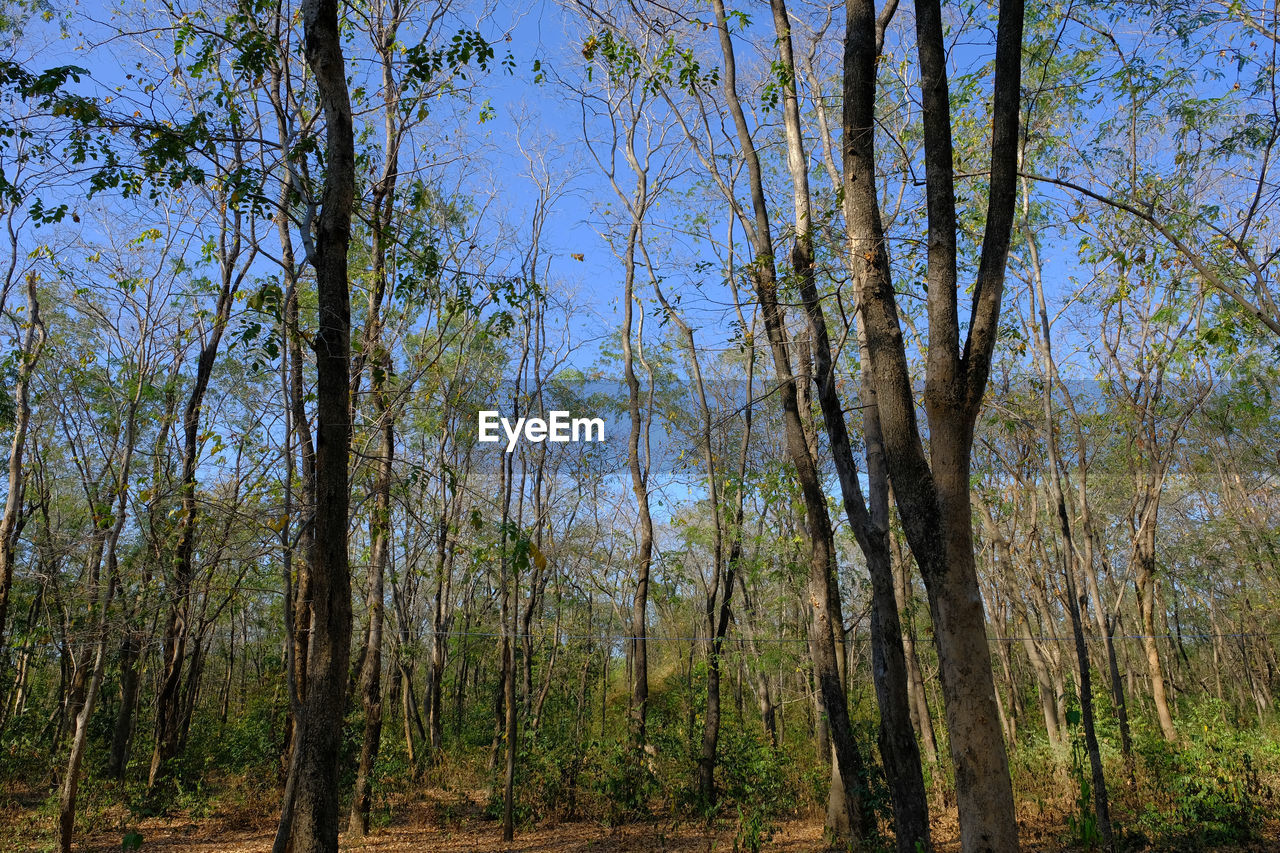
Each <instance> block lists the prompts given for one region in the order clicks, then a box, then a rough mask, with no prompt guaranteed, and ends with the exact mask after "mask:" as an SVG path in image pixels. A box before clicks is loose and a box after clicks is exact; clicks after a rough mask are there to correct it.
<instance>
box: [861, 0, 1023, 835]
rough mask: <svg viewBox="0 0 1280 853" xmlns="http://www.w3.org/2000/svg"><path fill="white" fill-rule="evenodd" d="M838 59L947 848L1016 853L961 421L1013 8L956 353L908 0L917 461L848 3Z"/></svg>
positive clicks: (1010, 108)
mask: <svg viewBox="0 0 1280 853" xmlns="http://www.w3.org/2000/svg"><path fill="white" fill-rule="evenodd" d="M846 10H847V21H846V30H845V53H844V58H845V65H844V120H843V125H844V205H845V222H846V227H847V229H848V237H849V241H850V253H851V256H852V257H853V259H854V262H855V266H856V267H857V269H856V270H855V278H857V279H859V280H861V281H862V282H863V291H862V294H863V299H862V319H863V322H864V324H865V327H866V334H867V348H868V354H869V356H870V362H871V364H870V367H871V375H872V377H873V385H874V388H875V392H876V404H877V407H878V413H879V416H880V423H881V427H882V429H883V433H884V442H885V453H886V458H887V463H888V468H889V473H890V476H891V478H892V482H893V486H894V492H895V495H896V497H897V502H898V508H899V513H900V515H901V517H902V520H903V526H904V529H905V531H906V534H907V541H908V543H909V545H910V546H911V550H912V552H913V553H914V554H915V557H916V562H917V563H918V564H919V566H920V571H921V574H922V575H923V577H924V580H925V586H926V589H927V591H928V594H929V605H930V611H931V613H932V615H933V624H934V637H935V641H936V644H937V648H938V658H939V663H940V667H941V671H940V676H941V681H942V689H943V697H944V699H945V710H946V715H947V724H948V731H949V733H950V735H951V738H950V740H951V757H952V761H953V763H954V766H955V773H956V794H957V800H958V805H959V813H960V815H959V816H960V836H961V847H962V849H963V850H965V851H985V850H994V851H1001V853H1003V851H1014V850H1017V849H1018V830H1017V819H1016V814H1015V811H1014V803H1013V790H1012V785H1011V783H1010V778H1009V763H1008V756H1007V753H1006V749H1005V744H1004V739H1003V736H1002V734H1001V731H1000V725H999V709H998V708H997V705H996V693H995V682H994V678H993V673H992V669H991V651H990V648H989V646H988V642H987V635H986V625H985V618H984V614H983V606H982V598H981V594H980V591H979V587H978V580H977V574H976V569H975V563H974V551H973V528H972V521H973V519H972V509H971V504H970V496H969V472H970V460H971V453H972V443H973V427H974V423H975V421H976V419H977V415H978V411H979V408H980V407H981V403H982V397H983V394H984V393H985V390H986V385H987V377H988V374H989V371H990V365H991V357H992V353H993V352H994V348H995V343H996V338H997V331H998V326H999V313H1000V302H1001V297H1002V294H1003V289H1004V276H1005V265H1006V261H1007V259H1008V253H1009V245H1010V237H1011V229H1012V224H1013V214H1014V204H1015V200H1016V193H1017V159H1018V123H1019V121H1018V120H1019V108H1020V104H1019V97H1020V78H1021V60H1022V25H1023V13H1024V9H1023V3H1022V0H1001V2H1000V4H999V23H998V26H997V33H996V48H995V53H996V55H995V63H994V67H995V78H994V85H993V106H992V141H991V161H990V162H991V175H990V192H989V202H988V209H987V216H986V223H985V233H984V234H983V238H982V253H981V258H980V260H979V262H978V266H977V273H976V282H975V286H974V289H973V296H972V318H971V321H970V323H969V325H968V331H967V340H966V341H965V342H964V346H963V350H962V349H961V343H960V326H959V314H958V307H957V291H958V289H959V283H958V281H957V248H956V240H957V236H956V235H957V219H956V206H955V186H954V181H955V176H954V173H953V168H954V166H953V155H952V142H951V112H950V111H951V105H950V99H949V95H948V91H947V77H946V52H945V51H946V49H945V44H944V39H943V26H942V10H941V6H940V4H939V3H938V2H936V0H922V2H919V3H917V5H916V33H917V36H916V42H917V48H918V55H919V62H920V73H921V90H922V102H923V130H924V143H925V177H926V198H927V209H928V299H927V308H928V318H929V349H928V356H927V357H928V361H927V370H926V382H925V395H924V397H925V409H926V412H927V415H928V424H929V441H930V455H929V457H928V458H926V455H925V451H924V447H923V443H922V440H921V433H920V430H919V427H918V425H917V422H916V412H915V394H914V390H913V388H912V383H911V377H910V373H909V369H908V366H907V357H906V349H905V343H904V339H903V335H902V329H901V326H900V323H899V320H898V313H897V301H896V294H895V292H894V289H893V285H892V281H891V276H890V270H889V258H888V254H887V251H886V246H885V235H884V228H883V224H882V221H881V217H880V209H879V198H878V196H877V191H876V167H877V161H876V157H875V148H874V136H875V110H876V62H877V53H878V51H877V46H876V44H875V33H876V27H875V23H876V21H875V8H874V4H873V3H872V2H870V0H848V3H847V5H846Z"/></svg>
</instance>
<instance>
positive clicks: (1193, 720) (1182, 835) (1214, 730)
mask: <svg viewBox="0 0 1280 853" xmlns="http://www.w3.org/2000/svg"><path fill="white" fill-rule="evenodd" d="M1184 731H1189V732H1190V733H1191V737H1190V740H1189V742H1188V743H1186V744H1185V745H1182V746H1179V745H1176V744H1170V743H1168V742H1166V741H1165V740H1163V739H1161V738H1159V737H1157V736H1154V735H1153V734H1145V733H1144V734H1143V736H1141V737H1139V738H1138V739H1137V740H1136V742H1135V744H1134V747H1135V751H1136V753H1137V755H1138V757H1139V760H1140V763H1141V768H1142V775H1143V777H1144V781H1145V782H1146V784H1147V786H1148V787H1149V789H1150V791H1151V793H1152V796H1151V797H1150V798H1149V800H1148V801H1147V802H1146V803H1145V804H1144V806H1143V808H1142V811H1141V812H1140V814H1139V816H1138V823H1139V825H1140V826H1141V827H1142V828H1143V829H1144V831H1145V832H1146V833H1147V834H1148V835H1149V836H1150V837H1151V839H1152V840H1153V841H1155V842H1156V843H1157V844H1163V845H1177V846H1184V845H1191V846H1196V847H1203V846H1208V845H1217V844H1232V843H1242V842H1249V841H1254V840H1257V838H1258V831H1259V830H1260V828H1261V827H1262V821H1263V818H1264V817H1266V816H1267V815H1268V814H1270V813H1271V811H1272V810H1273V807H1274V800H1275V795H1274V792H1273V791H1272V790H1271V788H1270V786H1268V785H1265V784H1264V783H1263V782H1262V778H1261V776H1260V774H1259V768H1258V763H1257V760H1256V758H1255V755H1256V753H1257V750H1258V748H1259V746H1260V745H1261V744H1260V743H1259V742H1258V738H1257V735H1256V733H1250V732H1240V731H1234V730H1231V729H1229V728H1227V727H1226V726H1224V725H1223V724H1222V723H1221V722H1220V721H1219V720H1218V719H1217V718H1216V717H1215V716H1213V715H1212V714H1208V715H1206V714H1205V713H1193V714H1190V715H1188V717H1187V720H1186V725H1185V726H1184Z"/></svg>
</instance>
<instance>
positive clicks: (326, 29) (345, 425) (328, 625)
mask: <svg viewBox="0 0 1280 853" xmlns="http://www.w3.org/2000/svg"><path fill="white" fill-rule="evenodd" d="M302 21H303V27H304V37H305V48H306V57H307V65H308V66H309V67H310V68H311V72H312V74H313V75H314V77H315V80H316V86H317V90H318V92H319V95H320V102H321V105H322V107H323V110H324V117H325V134H326V139H325V155H326V156H325V182H324V194H323V202H322V206H321V211H320V216H319V218H318V221H317V223H316V233H315V251H314V258H313V262H314V266H315V270H316V290H317V294H318V305H319V328H318V331H317V333H316V340H315V353H316V457H315V476H316V502H315V508H314V511H313V522H312V537H313V538H312V548H311V555H310V560H309V561H308V562H309V567H308V568H309V572H308V578H309V580H310V590H309V592H310V605H311V638H310V642H309V643H308V647H307V667H306V671H307V692H306V697H305V698H304V699H303V701H302V715H301V718H300V719H299V720H298V727H299V730H298V737H297V747H296V749H297V752H298V753H299V764H298V770H297V789H296V793H295V800H296V802H295V804H294V815H293V831H292V841H293V849H294V851H295V853H336V851H337V849H338V819H339V812H338V780H339V775H338V757H339V750H340V747H341V739H342V718H343V710H344V708H345V707H346V696H345V693H346V686H347V683H346V682H347V667H348V665H349V663H348V658H349V656H350V651H351V575H350V568H349V563H348V554H347V523H348V501H349V491H348V482H347V456H348V453H349V447H350V442H351V432H350V424H349V422H348V420H349V412H350V405H349V395H350V385H349V375H348V373H349V361H350V332H351V308H350V294H349V291H348V281H347V248H348V244H349V242H350V239H351V209H352V203H353V199H354V195H355V153H354V142H353V137H352V118H351V102H350V99H349V97H348V94H347V81H346V63H345V62H344V60H343V57H342V40H341V34H340V31H339V27H338V3H337V1H336V0H303V3H302Z"/></svg>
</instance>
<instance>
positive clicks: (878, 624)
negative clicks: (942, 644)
mask: <svg viewBox="0 0 1280 853" xmlns="http://www.w3.org/2000/svg"><path fill="white" fill-rule="evenodd" d="M770 5H771V6H772V8H773V19H774V30H775V32H776V33H777V34H778V47H779V52H780V54H781V59H782V63H783V65H784V67H785V68H786V69H787V70H788V72H789V73H786V74H783V75H782V81H783V82H782V89H783V125H784V128H785V131H786V139H787V163H788V167H789V169H790V173H791V186H792V194H793V199H794V203H795V212H796V237H795V242H794V243H793V245H792V249H791V269H792V273H793V274H794V275H795V276H796V280H797V283H798V286H799V290H800V296H801V299H802V300H803V301H804V307H805V314H806V316H807V318H808V322H809V331H810V334H811V337H812V349H813V360H814V382H815V385H816V388H817V394H818V403H819V405H820V407H821V409H822V416H823V422H824V423H825V425H826V431H827V438H828V442H829V446H830V450H831V455H832V457H833V458H834V460H835V466H836V472H837V475H838V479H839V482H840V492H841V496H842V498H843V503H844V509H845V515H846V516H847V517H848V520H849V525H850V527H851V528H852V530H853V532H854V536H855V538H856V539H857V542H858V547H859V548H860V549H861V551H862V554H863V556H864V558H865V559H866V563H867V572H868V574H869V576H870V578H871V596H872V607H871V652H872V665H871V672H872V680H873V682H874V684H875V690H876V700H877V704H878V705H879V708H880V738H879V740H880V754H881V759H882V761H883V763H884V768H885V774H886V776H887V777H888V782H889V790H890V795H891V798H892V801H893V816H894V830H895V834H896V840H897V846H898V850H899V851H901V853H915V851H917V850H919V849H921V848H924V849H928V848H929V846H930V840H929V804H928V799H927V797H926V796H925V790H924V773H923V770H922V768H921V766H920V746H919V744H918V743H916V739H915V733H914V731H913V730H912V728H911V713H910V710H909V707H908V704H907V667H906V659H905V657H904V655H903V651H902V626H901V622H900V620H899V618H898V608H897V603H896V601H895V599H894V593H893V570H892V566H891V563H890V559H889V473H888V469H887V468H886V467H885V462H884V446H883V441H882V438H881V430H880V419H879V417H878V415H877V414H876V409H875V390H874V387H873V386H872V384H871V382H870V379H869V377H868V376H867V375H866V373H865V372H864V373H863V377H862V379H863V381H862V399H861V400H860V402H861V404H862V411H863V438H864V441H865V444H866V456H867V480H868V488H869V490H870V498H871V500H870V506H869V507H868V504H867V501H866V499H865V498H864V497H863V494H862V486H861V483H860V482H859V478H858V470H857V463H856V462H855V461H854V456H853V448H852V446H851V444H850V440H849V432H848V426H847V425H846V423H845V418H844V409H843V407H842V405H841V402H840V399H839V394H838V392H837V390H836V381H835V365H834V359H833V354H832V351H831V343H830V338H829V335H828V331H827V321H826V316H825V313H824V311H823V307H822V303H821V301H820V298H819V295H818V288H817V284H816V281H815V269H814V252H813V233H812V217H811V213H810V207H811V205H810V199H809V177H808V168H809V164H808V158H807V156H806V154H805V147H804V135H803V132H802V127H801V121H800V104H799V98H798V97H797V93H796V84H795V80H796V71H797V69H796V64H795V59H794V53H793V47H792V40H791V22H790V19H789V17H788V14H787V7H786V3H785V0H771V4H770ZM895 8H896V6H895V5H893V4H890V5H889V6H887V7H886V9H885V14H884V15H882V17H881V20H878V21H877V22H876V27H877V31H878V34H877V42H878V43H882V39H883V32H884V28H885V27H886V26H887V25H888V22H889V17H890V16H892V15H893V12H894V9H895ZM833 177H834V176H833ZM859 339H860V340H861V341H863V342H865V339H866V336H865V332H864V331H863V330H862V328H861V326H860V327H859ZM863 348H864V349H865V343H863ZM864 363H866V360H865V359H864ZM830 600H831V601H832V603H833V604H835V605H836V610H835V611H833V612H835V613H838V603H839V597H838V590H836V589H835V588H834V587H833V590H832V593H831V598H830Z"/></svg>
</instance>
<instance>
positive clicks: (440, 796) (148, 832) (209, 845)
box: [0, 790, 1280, 853]
mask: <svg viewBox="0 0 1280 853" xmlns="http://www.w3.org/2000/svg"><path fill="white" fill-rule="evenodd" d="M484 803H485V792H483V791H470V792H463V791H458V790H453V791H441V790H427V791H420V792H415V796H413V797H411V798H410V799H409V800H407V801H404V802H402V803H401V805H400V806H399V807H398V809H397V810H396V812H395V813H394V814H393V815H391V816H390V821H389V824H388V825H386V826H381V827H377V828H375V829H374V830H373V831H372V833H371V834H370V835H369V836H368V837H366V838H356V837H354V836H351V835H345V834H344V835H343V836H342V840H341V849H342V850H351V851H368V853H410V851H412V853H419V851H420V852H421V853H499V851H501V853H516V851H522V853H552V852H553V851H554V853H560V851H564V853H589V852H590V853H597V851H599V853H605V851H607V853H641V851H645V853H647V852H648V851H655V852H656V851H663V853H727V851H736V850H738V849H745V848H741V847H740V846H739V845H738V844H735V840H736V835H737V831H736V830H737V827H736V825H735V822H734V821H721V822H719V823H718V824H716V825H710V826H709V825H708V824H707V823H705V822H700V821H690V820H680V821H672V820H647V821H637V822H632V823H628V824H625V825H623V826H618V827H609V826H605V825H603V824H601V823H599V822H597V821H591V820H582V821H570V822H557V821H543V822H534V823H532V824H530V825H526V826H523V827H519V828H518V829H517V832H516V839H515V841H513V842H511V843H506V842H504V841H503V840H502V825H501V822H500V821H497V820H494V819H492V818H491V817H489V816H488V815H486V814H485V810H484ZM6 805H8V806H10V808H5V809H3V810H2V811H0V851H3V853H18V851H23V853H44V851H51V850H54V849H56V848H55V845H54V842H53V838H52V829H53V821H52V820H49V819H48V818H47V817H45V816H44V815H43V814H38V813H33V812H31V811H26V813H25V814H24V813H23V811H25V810H14V809H12V808H11V806H12V805H14V803H13V801H12V800H10V802H9V803H7V804H6ZM1033 811H1038V814H1036V813H1033ZM934 813H935V817H934V825H933V837H934V842H935V848H936V849H937V850H938V851H939V853H954V851H958V850H959V849H960V845H959V839H958V834H957V827H956V823H955V813H954V811H949V810H947V811H944V810H940V809H935V810H934ZM100 817H101V818H102V820H101V821H100V823H99V826H100V827H101V828H100V829H99V830H98V831H96V832H91V833H89V834H87V835H82V836H81V837H80V838H79V839H78V840H77V844H76V845H75V847H74V849H75V850H76V851H77V853H118V851H120V850H121V849H122V844H121V842H122V838H123V836H124V833H125V832H126V831H134V832H137V833H139V834H140V835H141V836H142V839H143V843H142V846H141V848H139V849H140V850H141V853H153V852H154V853H269V851H270V850H271V845H272V841H273V840H274V836H275V822H274V817H273V815H272V814H271V812H270V810H268V809H266V808H265V803H262V802H257V803H243V804H242V805H241V806H240V807H238V808H227V807H225V806H224V807H222V808H217V809H215V810H214V812H213V813H212V814H208V815H202V816H198V817H193V816H190V815H171V816H169V817H163V818H161V817H157V818H148V819H144V820H141V821H138V822H129V823H128V824H125V823H122V822H116V821H113V820H112V817H113V816H109V815H106V814H103V815H101V816H100ZM113 823H114V824H115V828H113V829H107V828H106V827H107V826H110V825H112V824H113ZM1019 824H1020V827H1021V836H1022V842H1023V845H1022V848H1023V850H1027V851H1041V853H1058V851H1067V850H1072V849H1079V848H1072V847H1070V846H1069V845H1067V844H1065V843H1064V841H1063V836H1064V829H1063V821H1062V820H1061V816H1060V815H1052V816H1051V815H1049V814H1046V813H1045V812H1044V811H1043V809H1039V810H1035V809H1027V808H1025V807H1024V808H1022V809H1020V815H1019ZM125 826H127V830H126V829H125V828H123V827H125ZM1262 835H1263V839H1262V840H1259V841H1257V842H1254V843H1252V844H1248V845H1232V846H1222V847H1212V848H1208V847H1174V848H1169V847H1161V848H1158V849H1164V850H1169V849H1174V850H1213V851H1218V853H1262V851H1275V850H1280V825H1275V826H1270V825H1269V826H1267V827H1266V828H1265V829H1264V830H1263V832H1262ZM761 849H762V850H765V851H776V852H777V853H801V851H819V850H825V849H827V848H826V847H825V845H824V844H823V834H822V816H821V814H818V813H814V814H810V815H805V816H799V817H793V818H789V819H785V820H782V821H779V822H778V823H777V824H776V825H775V827H774V832H773V834H772V837H771V838H770V840H769V841H768V842H767V843H765V844H764V845H763V847H762V848H761ZM1127 849H1128V850H1131V851H1139V850H1148V849H1157V848H1149V847H1147V846H1146V845H1144V844H1137V845H1130V846H1128V847H1127Z"/></svg>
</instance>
